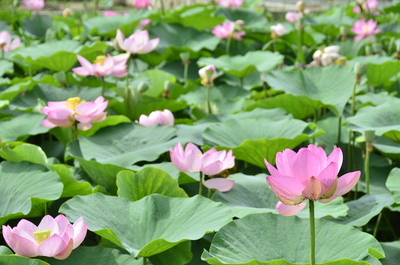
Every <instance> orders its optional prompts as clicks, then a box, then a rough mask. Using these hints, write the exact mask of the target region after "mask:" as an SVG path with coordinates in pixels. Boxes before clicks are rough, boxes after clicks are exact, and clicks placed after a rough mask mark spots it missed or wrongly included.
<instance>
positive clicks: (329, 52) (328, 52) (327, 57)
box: [311, 45, 342, 66]
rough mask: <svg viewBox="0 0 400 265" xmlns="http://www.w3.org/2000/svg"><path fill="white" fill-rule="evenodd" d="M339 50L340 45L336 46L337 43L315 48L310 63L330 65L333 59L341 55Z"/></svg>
mask: <svg viewBox="0 0 400 265" xmlns="http://www.w3.org/2000/svg"><path fill="white" fill-rule="evenodd" d="M339 50H340V46H338V45H332V46H328V47H326V48H323V49H320V50H317V51H315V52H314V54H313V59H314V61H313V62H312V63H311V64H313V65H322V66H328V65H331V64H332V63H333V62H334V60H336V59H338V58H340V57H342V56H341V55H340V54H339Z"/></svg>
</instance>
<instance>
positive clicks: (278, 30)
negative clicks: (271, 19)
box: [271, 23, 286, 39]
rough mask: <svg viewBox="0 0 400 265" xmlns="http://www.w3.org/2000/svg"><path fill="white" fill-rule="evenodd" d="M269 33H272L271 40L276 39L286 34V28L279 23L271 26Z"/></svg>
mask: <svg viewBox="0 0 400 265" xmlns="http://www.w3.org/2000/svg"><path fill="white" fill-rule="evenodd" d="M271 31H272V34H271V35H272V38H274V39H277V38H279V37H280V36H283V35H285V34H286V28H285V26H284V25H283V24H281V23H279V24H276V25H275V26H271Z"/></svg>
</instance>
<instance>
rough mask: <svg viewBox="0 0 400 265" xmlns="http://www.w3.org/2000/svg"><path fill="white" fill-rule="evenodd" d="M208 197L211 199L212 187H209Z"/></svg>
mask: <svg viewBox="0 0 400 265" xmlns="http://www.w3.org/2000/svg"><path fill="white" fill-rule="evenodd" d="M207 198H209V199H211V189H208V192H207Z"/></svg>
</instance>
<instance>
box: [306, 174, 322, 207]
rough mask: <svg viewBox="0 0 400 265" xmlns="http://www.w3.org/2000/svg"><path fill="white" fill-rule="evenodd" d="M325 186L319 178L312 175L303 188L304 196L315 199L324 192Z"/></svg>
mask: <svg viewBox="0 0 400 265" xmlns="http://www.w3.org/2000/svg"><path fill="white" fill-rule="evenodd" d="M326 190H327V188H326V186H325V184H324V183H322V182H321V181H320V180H319V179H317V178H316V177H314V176H312V177H311V178H310V181H309V182H308V184H307V186H306V187H305V188H304V190H303V195H304V197H306V198H308V199H310V200H312V201H317V200H318V199H319V198H321V196H322V195H323V194H325V192H326Z"/></svg>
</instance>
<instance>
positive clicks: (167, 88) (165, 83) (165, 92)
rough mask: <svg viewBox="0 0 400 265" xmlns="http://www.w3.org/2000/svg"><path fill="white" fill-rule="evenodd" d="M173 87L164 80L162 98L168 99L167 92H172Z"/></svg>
mask: <svg viewBox="0 0 400 265" xmlns="http://www.w3.org/2000/svg"><path fill="white" fill-rule="evenodd" d="M173 87H174V84H173V83H171V82H170V81H168V80H165V82H164V91H163V94H162V97H163V98H169V92H170V91H171V90H172V88H173Z"/></svg>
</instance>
